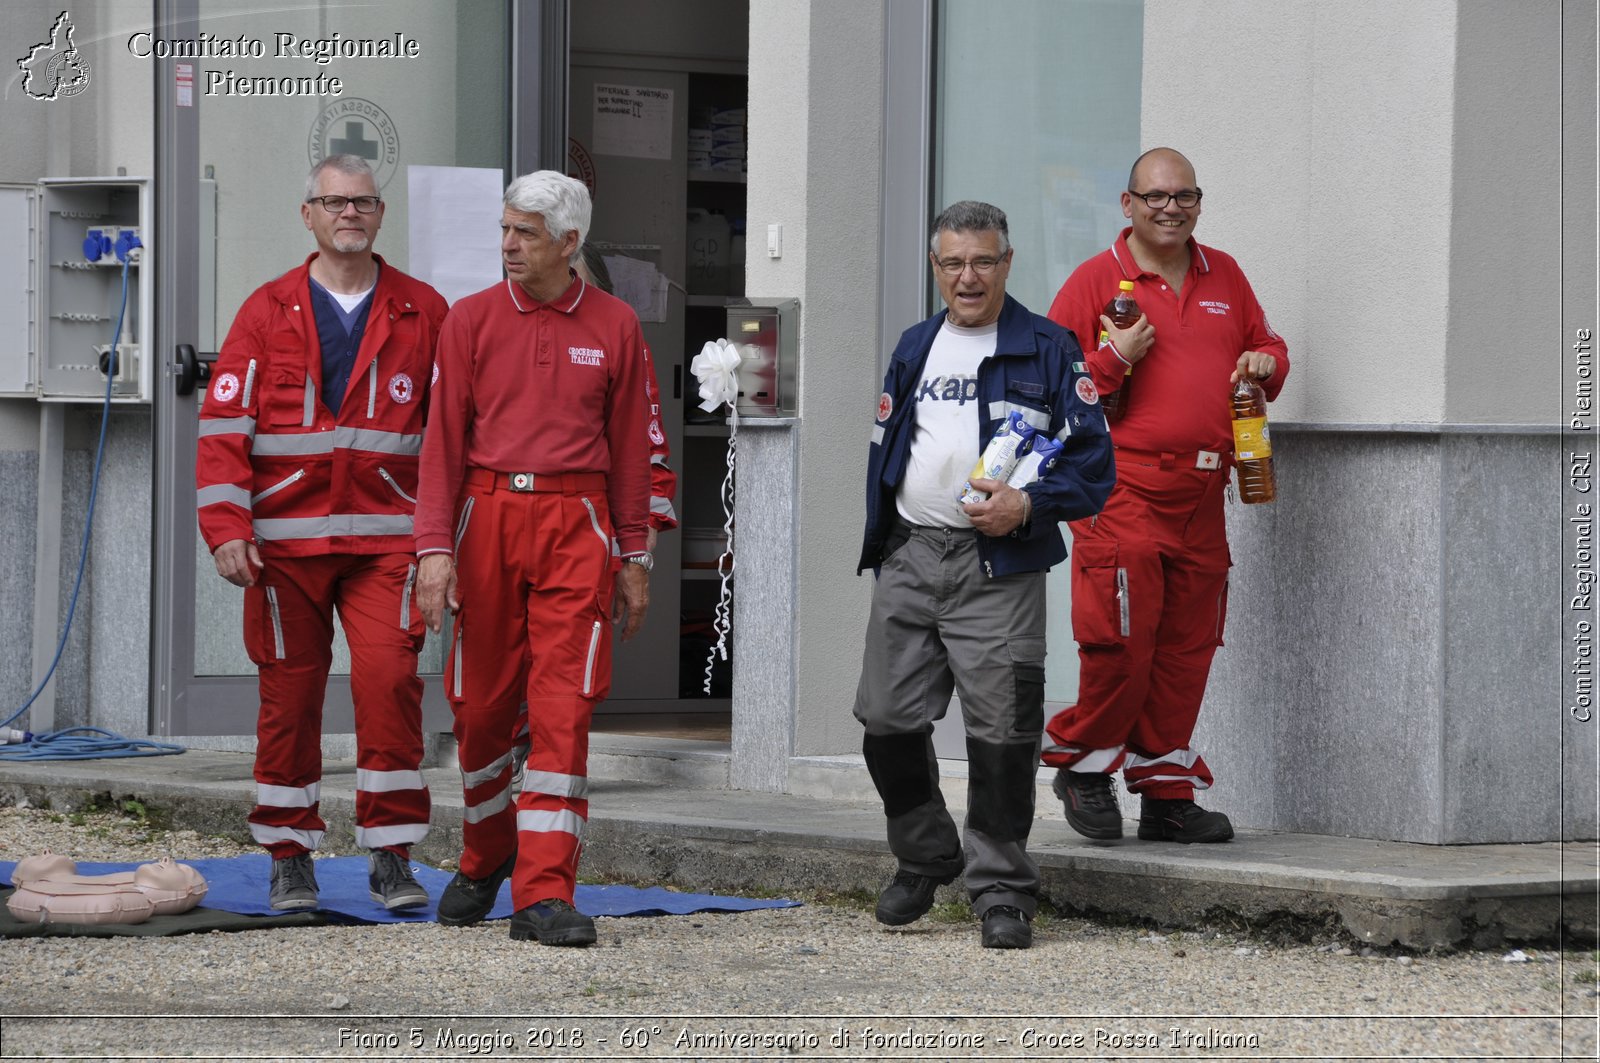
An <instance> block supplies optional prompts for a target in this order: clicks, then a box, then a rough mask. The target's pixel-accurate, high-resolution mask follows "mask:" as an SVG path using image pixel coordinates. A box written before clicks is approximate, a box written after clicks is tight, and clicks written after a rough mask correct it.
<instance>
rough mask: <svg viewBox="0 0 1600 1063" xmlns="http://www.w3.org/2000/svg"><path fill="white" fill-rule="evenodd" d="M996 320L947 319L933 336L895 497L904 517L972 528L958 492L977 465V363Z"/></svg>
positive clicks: (986, 352) (988, 350)
mask: <svg viewBox="0 0 1600 1063" xmlns="http://www.w3.org/2000/svg"><path fill="white" fill-rule="evenodd" d="M999 331H1000V326H999V323H998V322H995V323H992V324H988V325H982V326H979V327H978V328H962V327H960V326H959V325H952V324H951V323H950V322H949V321H948V320H947V321H945V323H944V325H943V326H942V327H941V328H940V329H939V334H938V335H937V336H935V337H934V339H933V349H932V350H930V351H929V352H928V362H927V364H926V365H925V366H923V368H922V380H921V382H920V383H919V384H918V385H917V389H916V394H915V395H914V398H915V399H916V403H917V409H916V431H915V433H914V434H913V435H912V437H911V457H910V460H909V461H908V462H907V463H906V475H905V479H904V480H902V481H901V483H900V493H899V494H898V495H897V496H896V497H895V507H896V508H897V509H898V510H899V511H900V517H901V519H903V520H905V521H906V522H907V523H909V524H922V525H926V526H928V527H933V528H970V527H972V521H971V520H970V519H968V517H967V514H966V511H965V510H963V509H962V508H961V503H960V502H957V501H956V496H957V495H959V494H960V493H961V485H962V484H964V483H966V481H967V477H968V476H970V475H971V474H972V467H973V466H974V465H976V464H978V455H979V453H980V448H979V446H978V424H979V418H978V365H979V364H980V363H981V362H982V361H983V360H984V359H985V358H987V357H989V356H990V355H992V354H993V353H994V349H995V342H996V337H997V336H998V335H999Z"/></svg>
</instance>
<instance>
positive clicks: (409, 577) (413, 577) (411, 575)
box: [400, 561, 417, 631]
mask: <svg viewBox="0 0 1600 1063" xmlns="http://www.w3.org/2000/svg"><path fill="white" fill-rule="evenodd" d="M416 585H417V563H416V562H415V561H413V562H412V563H411V564H409V565H407V566H406V586H405V589H404V590H403V591H401V592H400V630H401V631H409V630H410V629H411V590H412V588H414V587H415V586H416Z"/></svg>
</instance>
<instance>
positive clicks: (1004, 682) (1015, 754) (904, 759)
mask: <svg viewBox="0 0 1600 1063" xmlns="http://www.w3.org/2000/svg"><path fill="white" fill-rule="evenodd" d="M1011 258H1012V249H1011V238H1010V235H1009V233H1008V231H1007V225H1006V216H1005V213H1004V212H1003V211H1001V210H1000V209H999V208H998V207H994V206H990V205H989V204H987V203H978V202H974V201H970V200H968V201H964V202H961V203H957V204H955V205H954V206H951V207H949V208H948V209H946V210H945V211H944V213H942V214H940V215H939V217H938V218H937V219H936V220H935V221H934V225H933V235H932V238H931V241H930V246H929V254H928V261H929V264H930V266H931V267H932V270H933V279H934V281H935V283H937V284H938V286H939V294H940V296H941V297H942V298H943V299H944V303H945V310H944V311H943V312H942V313H938V314H935V315H934V316H933V317H931V318H929V319H928V320H926V321H924V322H922V323H921V324H920V325H915V326H913V327H912V328H910V329H907V330H906V332H905V334H904V335H902V336H901V337H900V342H899V345H898V346H897V347H896V348H895V351H894V354H893V356H892V357H891V358H890V362H889V373H888V377H887V379H886V380H885V382H884V388H883V394H882V395H880V396H879V398H878V416H877V423H876V424H875V425H874V427H873V430H872V446H871V449H870V450H869V452H868V462H867V528H866V535H865V542H864V543H863V545H862V551H861V560H860V563H859V565H858V566H857V569H856V571H857V573H858V574H859V573H860V572H861V571H862V570H863V569H866V568H871V569H872V570H873V571H874V572H875V573H876V575H877V580H876V582H875V584H874V586H873V593H872V616H871V619H870V620H869V622H868V626H867V640H866V649H865V653H864V655H863V661H862V666H861V682H860V685H859V686H858V688H857V691H856V703H855V716H856V719H858V720H860V721H861V723H862V725H863V726H864V727H865V729H866V734H865V737H864V738H863V739H862V744H861V748H862V752H863V754H864V755H865V757H866V762H867V769H868V771H869V772H870V773H871V775H872V781H873V783H874V784H875V785H876V786H877V788H878V794H879V796H880V797H882V799H883V807H884V812H885V814H886V815H887V817H888V833H889V848H890V849H891V850H892V851H893V853H894V855H895V859H896V860H897V862H898V868H897V870H896V872H895V875H894V878H893V880H892V881H891V882H890V883H889V885H888V886H887V887H886V888H885V889H884V891H883V892H882V893H881V894H880V895H879V897H878V910H877V917H878V921H879V922H881V923H887V924H889V925H891V926H899V925H903V924H906V923H911V922H914V921H915V920H917V919H919V918H921V917H922V916H923V915H925V914H926V913H927V912H928V910H929V909H930V908H931V907H932V906H933V895H934V891H935V889H937V888H938V887H939V886H940V885H942V884H944V883H947V882H951V881H953V880H954V879H955V877H956V876H957V875H959V874H962V873H963V871H964V872H965V876H966V887H967V893H968V895H969V896H970V897H971V899H972V909H973V911H974V912H975V913H976V914H977V915H978V917H979V918H980V919H982V921H983V936H982V942H983V946H984V947H985V948H998V949H1023V948H1027V947H1028V946H1029V945H1031V944H1032V942H1033V929H1032V927H1031V926H1030V923H1031V921H1032V919H1033V916H1034V913H1035V910H1036V909H1037V907H1038V894H1039V869H1038V867H1037V866H1036V865H1035V864H1034V862H1033V860H1032V858H1030V857H1029V856H1028V851H1027V846H1028V832H1029V829H1030V828H1031V826H1032V825H1033V793H1034V782H1033V780H1034V773H1035V771H1036V770H1037V765H1038V758H1039V743H1040V732H1041V729H1042V728H1043V726H1044V651H1045V634H1044V620H1045V610H1044V574H1045V572H1046V571H1047V570H1048V569H1049V568H1050V566H1052V565H1055V564H1058V563H1059V562H1060V561H1062V560H1063V559H1064V558H1065V557H1066V544H1065V542H1064V541H1063V540H1062V537H1061V528H1060V521H1062V520H1066V519H1071V518H1075V517H1088V516H1090V515H1092V514H1093V513H1094V512H1095V511H1096V510H1098V509H1099V508H1100V505H1101V503H1102V502H1103V501H1104V500H1105V497H1106V494H1107V493H1108V492H1109V491H1110V490H1111V481H1112V463H1111V443H1110V439H1109V438H1108V437H1107V435H1106V420H1105V416H1104V415H1103V414H1102V413H1101V411H1100V404H1099V400H1098V397H1097V396H1096V395H1095V390H1094V385H1093V384H1092V383H1091V382H1090V381H1089V378H1088V375H1087V374H1086V373H1085V371H1084V367H1083V361H1082V359H1083V353H1082V352H1081V351H1080V350H1079V349H1078V345H1077V343H1076V342H1075V341H1074V340H1073V338H1072V336H1071V335H1070V334H1069V333H1068V332H1066V330H1064V329H1062V328H1060V327H1058V326H1056V325H1055V324H1053V323H1052V322H1050V321H1049V320H1047V319H1045V318H1043V317H1040V316H1038V315H1036V314H1032V313H1030V312H1029V311H1028V309H1027V308H1026V307H1024V306H1023V305H1022V304H1021V303H1019V302H1017V301H1016V300H1015V299H1013V298H1011V297H1010V296H1008V295H1007V294H1006V278H1007V277H1008V276H1009V275H1010V272H1011ZM1013 413H1014V414H1017V415H1018V416H1020V417H1021V418H1022V420H1023V421H1024V422H1025V423H1026V424H1027V425H1028V426H1029V427H1030V429H1031V430H1032V431H1034V432H1036V433H1037V434H1036V435H1035V436H1034V437H1033V438H1034V446H1036V447H1037V446H1041V445H1046V444H1047V445H1048V448H1049V449H1056V447H1057V445H1058V444H1059V454H1058V456H1057V457H1055V458H1054V460H1053V463H1048V464H1045V465H1042V466H1041V475H1040V476H1039V477H1038V479H1036V480H1032V481H1029V482H1026V483H1024V482H1023V481H1022V480H1020V479H1019V480H1018V481H1017V484H1018V485H1017V486H1010V485H1008V484H1006V483H1004V482H1001V481H998V480H990V479H985V478H978V479H974V480H972V481H971V486H972V487H973V488H975V489H977V490H978V491H981V492H983V493H984V495H985V498H984V500H983V501H981V502H973V503H963V502H962V501H960V496H961V495H962V494H963V484H964V481H966V478H967V477H968V476H969V475H970V474H971V472H972V470H973V467H974V465H976V464H977V461H978V456H979V454H980V453H981V452H982V450H983V447H984V444H985V442H986V441H987V440H988V439H990V437H992V436H993V435H994V433H995V429H996V428H997V427H1003V426H1004V425H1005V423H1006V421H1007V419H1008V416H1009V415H1011V414H1013ZM1040 453H1041V455H1042V454H1043V453H1044V451H1041V452H1040ZM957 689H959V690H960V692H961V713H962V718H963V722H964V723H965V724H966V731H967V767H968V793H969V795H970V796H969V798H968V802H967V818H966V829H965V836H962V835H961V834H958V833H957V831H956V826H955V821H954V820H953V819H952V818H951V815H950V813H949V811H948V810H947V809H946V808H945V804H944V797H943V796H942V795H941V794H940V792H939V766H938V762H937V761H936V760H935V759H934V753H933V740H932V732H933V724H934V721H936V720H938V719H939V718H941V717H942V716H943V715H944V714H945V710H946V709H947V708H948V707H949V704H950V696H951V694H952V693H954V692H955V690H957Z"/></svg>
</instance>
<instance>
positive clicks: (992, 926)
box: [983, 904, 1033, 949]
mask: <svg viewBox="0 0 1600 1063" xmlns="http://www.w3.org/2000/svg"><path fill="white" fill-rule="evenodd" d="M1032 944H1033V927H1031V926H1029V925H1028V917H1027V915H1026V914H1024V913H1023V911H1022V909H1020V908H1013V907H1011V906H1010V905H1008V904H997V905H995V906H994V907H993V908H990V909H989V910H988V911H987V912H984V913H983V947H984V948H986V949H1025V948H1028V947H1029V946H1031V945H1032Z"/></svg>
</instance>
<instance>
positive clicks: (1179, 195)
mask: <svg viewBox="0 0 1600 1063" xmlns="http://www.w3.org/2000/svg"><path fill="white" fill-rule="evenodd" d="M1128 195H1130V196H1134V197H1136V198H1138V199H1142V200H1144V204H1145V206H1147V207H1149V208H1150V209H1151V210H1160V209H1161V208H1163V207H1165V206H1166V205H1167V204H1168V203H1170V202H1172V201H1174V200H1176V201H1177V204H1178V206H1180V207H1183V208H1184V209H1185V210H1187V209H1188V208H1190V207H1198V206H1199V205H1200V196H1201V192H1200V190H1199V189H1198V188H1194V189H1189V188H1186V189H1184V190H1183V191H1182V192H1135V191H1134V190H1133V189H1131V188H1130V189H1128Z"/></svg>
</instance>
